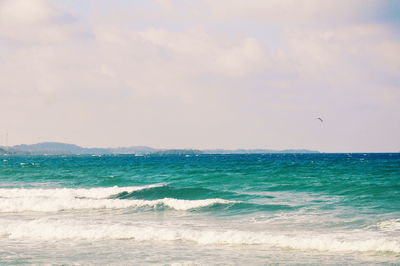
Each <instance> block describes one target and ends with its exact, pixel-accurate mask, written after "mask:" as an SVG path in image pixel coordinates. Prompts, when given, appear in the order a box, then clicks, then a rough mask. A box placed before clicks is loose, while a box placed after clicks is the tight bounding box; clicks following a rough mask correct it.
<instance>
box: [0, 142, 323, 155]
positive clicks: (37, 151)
mask: <svg viewBox="0 0 400 266" xmlns="http://www.w3.org/2000/svg"><path fill="white" fill-rule="evenodd" d="M250 153H254V154H262V153H320V152H319V151H314V150H307V149H286V150H272V149H233V150H230V149H204V150H203V149H202V150H200V149H158V148H152V147H147V146H130V147H118V148H86V147H81V146H78V145H75V144H68V143H62V142H41V143H37V144H20V145H15V146H10V147H4V146H3V147H0V154H20V155H44V154H47V155H65V154H136V155H147V154H154V155H164V154H250Z"/></svg>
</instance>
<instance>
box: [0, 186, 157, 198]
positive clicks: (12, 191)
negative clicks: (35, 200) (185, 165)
mask: <svg viewBox="0 0 400 266" xmlns="http://www.w3.org/2000/svg"><path fill="white" fill-rule="evenodd" d="M162 186H164V185H163V184H154V185H147V186H136V187H133V186H132V187H117V186H114V187H98V188H88V189H85V188H54V189H34V188H33V189H27V188H0V198H20V197H47V198H76V197H84V198H92V199H101V198H106V197H110V196H112V195H115V194H118V193H121V192H128V193H129V192H133V191H138V190H143V189H147V188H154V187H162Z"/></svg>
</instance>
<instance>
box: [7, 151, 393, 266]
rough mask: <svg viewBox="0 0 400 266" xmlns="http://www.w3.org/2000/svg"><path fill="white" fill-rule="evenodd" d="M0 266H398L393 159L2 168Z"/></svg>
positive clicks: (249, 158) (298, 157)
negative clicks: (276, 265) (16, 265)
mask: <svg viewBox="0 0 400 266" xmlns="http://www.w3.org/2000/svg"><path fill="white" fill-rule="evenodd" d="M0 264H1V265H15V264H18V265H24V264H37V265H43V264H46V265H48V264H55V265H61V264H62V265H99V264H100V265H269V264H283V265H291V264H295V265H399V264H400V154H264V155H263V154H247V155H197V156H196V155H186V156H185V155H163V156H161V155H160V156H133V155H118V156H111V155H110V156H78V155H77V156H0Z"/></svg>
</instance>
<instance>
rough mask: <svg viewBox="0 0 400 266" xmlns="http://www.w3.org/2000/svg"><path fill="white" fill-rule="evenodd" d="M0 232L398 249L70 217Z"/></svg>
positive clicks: (344, 238)
mask: <svg viewBox="0 0 400 266" xmlns="http://www.w3.org/2000/svg"><path fill="white" fill-rule="evenodd" d="M0 235H1V236H3V237H7V238H9V239H26V238H28V239H40V240H64V239H74V240H103V239H132V240H135V241H190V242H195V243H198V244H233V245H265V246H269V247H278V248H291V249H300V250H319V251H332V252H348V251H356V252H394V253H400V242H399V241H397V240H388V239H385V238H381V237H374V238H371V237H369V238H366V237H365V236H364V237H362V238H360V236H357V239H358V240H354V239H351V238H350V237H348V235H339V234H326V235H324V234H321V235H318V234H314V235H312V234H306V233H298V234H295V235H284V234H281V235H277V234H272V233H265V232H246V231H238V230H195V229H184V228H170V227H168V228H166V227H154V226H137V225H130V224H84V223H82V222H78V221H73V220H66V221H65V220H64V221H51V220H45V219H38V220H33V221H28V222H26V221H23V222H22V221H21V222H9V223H5V224H4V222H3V224H2V226H1V227H0Z"/></svg>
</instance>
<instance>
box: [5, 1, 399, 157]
mask: <svg viewBox="0 0 400 266" xmlns="http://www.w3.org/2000/svg"><path fill="white" fill-rule="evenodd" d="M398 14H400V1H397V0H346V1H337V0H324V1H321V0H218V1H215V0H179V1H178V0H146V1H143V0H129V1H128V0H113V1H109V0H69V1H62V0H0V118H1V123H0V133H1V136H2V138H1V141H2V143H0V146H1V145H4V144H5V137H4V136H5V135H6V134H8V144H9V145H16V144H22V143H25V144H33V143H38V142H44V141H59V142H65V143H74V144H78V145H81V146H84V147H120V146H138V145H146V146H151V147H156V148H195V149H214V148H225V149H236V148H246V149H251V148H265V149H312V150H319V151H322V152H398V151H400V16H399V15H398ZM318 117H320V118H322V119H323V123H321V122H320V120H318V119H317V118H318Z"/></svg>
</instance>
